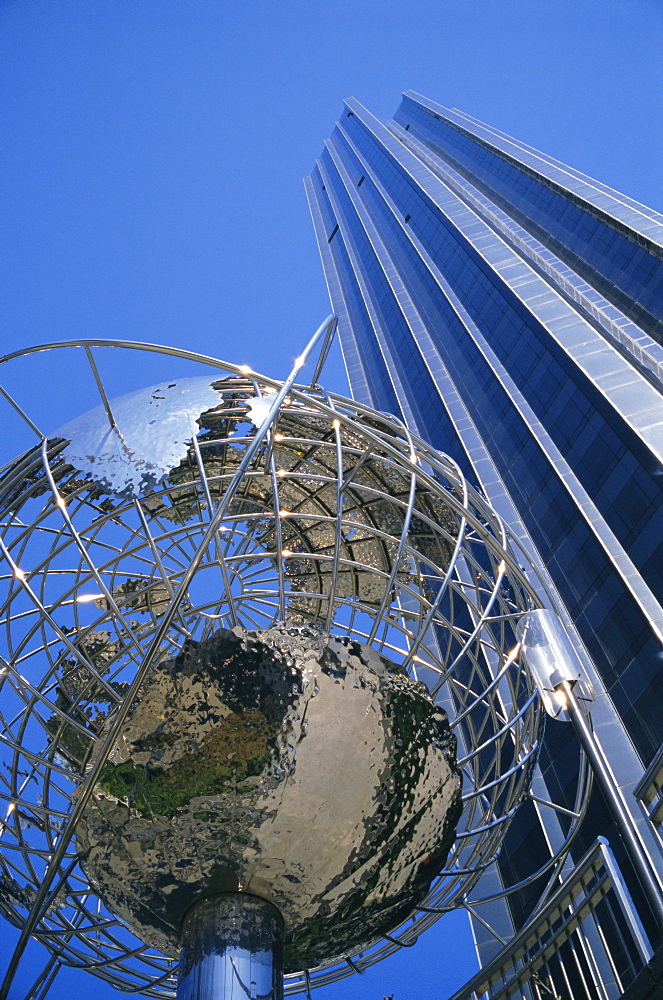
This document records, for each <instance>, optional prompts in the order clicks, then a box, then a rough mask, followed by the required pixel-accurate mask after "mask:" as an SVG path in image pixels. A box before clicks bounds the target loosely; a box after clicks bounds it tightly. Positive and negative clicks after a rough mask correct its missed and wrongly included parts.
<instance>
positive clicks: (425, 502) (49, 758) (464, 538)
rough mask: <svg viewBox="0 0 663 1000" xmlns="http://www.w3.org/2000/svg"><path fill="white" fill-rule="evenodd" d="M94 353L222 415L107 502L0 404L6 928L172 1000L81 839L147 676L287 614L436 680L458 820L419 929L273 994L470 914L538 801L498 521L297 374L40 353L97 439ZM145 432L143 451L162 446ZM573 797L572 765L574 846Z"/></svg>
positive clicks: (435, 462) (162, 970)
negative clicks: (85, 401) (90, 872)
mask: <svg viewBox="0 0 663 1000" xmlns="http://www.w3.org/2000/svg"><path fill="white" fill-rule="evenodd" d="M322 329H323V328H321V330H322ZM312 343H313V342H312ZM310 346H311V345H309V347H310ZM98 347H104V348H106V349H108V348H115V349H116V350H115V354H117V353H118V352H119V351H120V349H121V350H123V351H128V350H138V351H143V352H145V351H148V352H149V351H154V352H159V353H160V354H169V355H171V356H172V358H173V361H174V362H175V361H177V359H185V360H187V361H196V362H199V363H200V364H202V365H203V366H205V368H204V371H205V373H206V374H205V375H204V376H203V382H205V385H207V386H210V385H212V386H213V387H214V388H213V390H210V391H211V392H214V393H216V396H217V399H218V402H217V403H216V404H214V405H212V406H210V407H208V408H207V409H206V410H205V412H204V414H203V415H202V416H200V418H199V420H198V422H197V424H196V425H195V428H194V432H193V433H191V434H190V436H189V438H188V439H187V440H186V441H185V442H184V447H183V452H182V455H181V458H180V459H179V461H178V462H176V463H174V464H172V466H171V467H170V469H169V471H168V474H165V475H164V474H161V475H159V476H156V477H155V476H154V475H152V477H151V478H150V476H147V478H145V477H143V479H142V481H141V482H142V485H141V486H140V488H138V487H135V488H133V489H129V488H127V489H126V490H125V491H121V490H118V489H117V488H115V489H111V488H110V487H109V485H108V478H106V479H104V477H103V475H102V474H101V473H99V474H98V475H97V477H96V478H93V477H92V476H91V475H89V474H86V473H85V470H83V471H82V470H81V467H80V466H79V467H77V466H76V464H75V462H74V461H73V459H72V458H71V454H70V452H68V451H67V438H66V436H59V435H55V436H50V437H48V436H46V435H43V434H41V433H40V431H39V430H38V428H37V427H36V426H35V423H34V422H33V420H32V419H31V417H30V416H29V413H28V410H29V405H28V404H24V403H23V401H21V400H18V399H14V398H12V397H10V396H9V394H8V393H5V396H6V398H7V399H8V400H9V401H10V402H11V403H12V405H13V407H14V410H15V411H16V413H17V414H18V419H20V420H22V421H24V422H27V423H28V424H29V426H30V427H31V428H32V430H33V431H34V432H35V434H36V444H35V446H34V447H33V448H32V449H31V450H29V451H28V452H27V453H26V454H24V455H23V456H22V457H21V458H19V459H17V460H15V461H13V462H11V463H10V464H9V465H7V466H6V467H5V468H4V469H3V470H2V473H1V479H0V498H1V499H0V522H1V525H0V532H1V534H0V554H1V556H2V563H1V564H0V566H1V568H0V573H1V576H0V582H1V590H0V617H1V625H2V636H3V638H2V645H3V647H4V648H3V650H2V661H1V665H0V684H1V687H2V692H1V709H0V711H1V715H0V746H1V751H2V765H3V766H2V771H1V772H0V798H1V799H2V802H3V805H2V807H1V812H0V816H1V817H2V820H1V822H0V830H1V833H0V848H1V855H0V865H1V868H0V906H1V907H2V911H3V913H4V915H5V916H6V917H7V919H9V920H10V921H11V922H12V923H14V924H15V925H16V926H19V927H22V928H23V937H22V942H23V941H24V940H25V939H26V938H27V936H28V935H30V934H32V935H33V936H35V937H37V938H38V939H39V940H40V941H41V942H42V943H44V944H45V945H46V946H47V947H48V948H49V949H50V950H51V952H52V953H53V956H54V959H53V961H55V962H61V963H66V964H70V965H73V966H79V967H84V968H87V969H89V970H90V971H91V972H93V973H94V974H95V975H97V976H100V977H102V978H104V979H106V980H108V981H109V982H110V983H112V984H113V985H115V986H118V987H120V988H122V989H129V990H132V991H134V992H142V993H144V994H145V995H148V996H155V997H166V996H172V995H173V993H174V988H175V981H176V977H175V973H176V969H175V968H174V966H173V962H172V961H171V960H170V959H168V958H166V957H164V956H163V955H161V954H160V953H158V952H156V951H154V950H153V949H150V948H149V947H147V946H146V945H145V944H144V943H142V942H140V941H138V940H137V938H135V937H134V936H133V935H132V934H131V933H130V932H129V930H128V929H127V928H126V927H124V926H123V924H122V923H121V922H120V921H119V920H118V919H117V918H116V917H114V916H113V915H112V914H111V913H109V912H108V910H107V909H106V908H105V906H104V904H103V902H102V901H101V899H100V898H99V897H98V896H97V895H96V893H95V891H94V887H93V886H91V885H90V884H89V883H88V880H87V879H86V877H85V874H84V873H83V871H82V869H81V867H80V863H79V857H78V854H77V845H76V838H75V825H76V822H77V819H78V817H79V816H80V813H81V810H82V809H83V808H84V805H85V801H86V796H87V795H88V794H89V793H90V791H91V788H92V786H93V784H94V782H95V780H96V778H97V776H98V774H99V772H100V769H101V767H102V766H103V763H104V761H105V759H106V757H107V755H108V753H109V751H110V749H111V746H112V743H113V739H114V736H115V734H116V733H117V732H118V731H119V729H120V726H121V725H122V721H123V719H124V718H125V717H126V712H127V710H128V707H129V705H130V704H131V702H132V699H133V698H134V696H135V694H136V692H137V691H138V688H139V686H140V684H141V681H142V679H143V678H144V677H145V676H146V673H147V671H149V669H150V667H151V666H152V665H153V664H154V663H155V662H157V661H158V660H159V659H160V658H163V657H164V656H167V655H168V656H170V655H173V653H176V652H177V651H178V650H179V649H180V648H181V646H182V643H183V641H184V639H185V638H186V637H187V636H191V637H194V638H203V637H205V636H207V635H209V634H210V633H211V632H212V631H213V630H214V629H215V628H218V627H219V626H223V627H226V628H232V627H233V626H235V625H241V626H243V627H245V628H248V629H256V628H257V629H262V628H266V627H269V625H270V624H271V623H273V622H276V621H280V620H284V619H288V618H293V619H295V620H296V621H313V622H315V623H317V624H319V625H321V626H322V627H323V628H325V629H326V630H327V631H329V632H331V633H335V634H339V635H348V636H351V637H354V638H356V639H358V640H359V641H361V642H369V643H371V644H373V645H374V646H375V647H376V648H377V649H378V650H379V651H381V652H383V653H384V655H386V656H388V657H389V658H390V659H392V660H394V661H396V662H399V663H401V664H403V665H404V666H405V667H406V669H407V670H408V671H409V672H410V673H411V674H412V675H413V676H415V677H416V678H417V679H419V680H421V681H423V682H425V683H426V685H427V686H428V689H429V691H430V692H431V693H432V694H433V695H434V697H435V698H436V699H437V700H438V702H439V703H440V704H441V705H442V706H444V708H445V709H446V710H447V711H448V713H449V716H450V719H451V720H452V723H453V726H454V729H455V732H456V735H457V738H458V744H459V754H458V756H459V765H460V766H461V768H462V772H463V779H464V785H463V800H464V812H463V817H462V820H461V825H460V827H459V833H458V838H457V842H456V846H455V848H454V849H453V851H452V852H451V854H450V856H449V859H448V862H447V865H446V868H445V870H444V871H443V872H442V873H441V875H440V877H439V878H438V879H437V880H436V882H435V883H434V885H433V888H432V891H431V893H430V894H429V897H428V898H427V899H426V900H425V902H424V903H423V904H422V905H421V906H420V907H418V908H417V909H416V910H415V912H414V913H413V914H412V916H411V918H409V919H408V920H407V921H406V922H405V923H404V924H402V925H401V926H400V927H398V928H394V930H393V933H392V934H390V935H389V936H388V938H385V939H383V940H380V941H377V942H376V943H375V944H374V945H373V947H372V948H370V949H369V950H367V951H365V952H363V953H362V954H360V955H348V956H347V958H346V960H345V961H344V962H343V963H340V964H335V965H333V966H326V967H320V968H319V969H315V970H302V972H301V973H300V974H296V975H292V976H289V977H287V979H286V992H287V993H295V992H298V991H300V990H310V988H311V987H312V986H317V985H323V984H324V983H327V982H331V981H333V980H335V979H338V978H340V977H342V976H344V975H347V974H349V973H351V972H352V971H355V970H362V969H363V968H365V967H367V966H368V965H371V964H373V963H374V962H376V961H378V960H380V959H381V958H383V957H385V956H386V955H387V954H389V953H391V952H393V951H394V950H395V949H397V948H398V947H401V946H403V945H406V946H407V945H409V944H412V943H413V942H414V941H415V940H416V938H417V937H418V936H419V934H421V932H422V931H423V930H425V929H426V928H427V927H428V926H430V924H432V923H433V922H434V921H435V920H436V919H438V917H439V916H440V915H441V914H442V913H444V912H446V911H448V910H450V909H453V908H455V907H458V906H464V907H466V908H468V909H470V911H471V912H473V913H474V914H475V915H476V912H477V911H476V908H477V906H480V903H481V901H482V899H483V900H484V901H485V898H486V897H484V896H482V893H481V876H482V874H483V873H484V871H485V870H486V869H487V868H488V867H489V866H490V865H491V864H493V862H494V860H495V858H496V856H497V854H498V852H499V849H500V846H501V844H502V842H503V840H504V836H505V833H506V831H507V829H508V826H509V823H510V821H511V819H512V818H513V816H514V814H515V812H516V810H517V809H518V808H519V806H520V804H521V803H522V802H523V800H524V799H525V798H526V797H527V796H528V795H530V785H531V778H532V771H533V768H534V765H535V762H536V755H537V750H538V745H539V738H540V728H541V708H540V703H539V698H538V695H537V692H536V690H535V688H534V685H533V683H532V681H531V679H530V678H529V676H528V674H527V672H526V671H525V669H524V667H523V666H522V665H521V663H520V662H519V658H518V651H519V650H518V645H517V641H516V638H515V632H514V627H515V624H516V622H517V621H518V619H519V617H520V616H521V615H522V614H523V613H524V612H525V611H526V610H527V609H528V608H531V607H533V606H536V604H537V603H538V602H537V598H536V596H535V594H534V592H533V591H532V589H531V586H530V584H529V583H528V581H527V578H526V576H525V574H524V572H523V571H522V569H521V568H520V566H519V561H518V559H517V558H516V557H515V556H514V552H513V548H512V546H511V543H510V540H509V537H508V535H507V532H506V529H505V527H504V525H503V524H502V522H501V521H500V519H499V517H498V516H497V515H496V514H495V513H494V511H492V510H491V508H490V507H489V506H488V504H487V503H486V502H485V500H484V499H482V497H481V496H480V495H479V494H478V493H477V492H476V491H474V490H473V489H472V488H471V487H470V486H469V485H468V484H467V482H466V481H465V479H464V478H463V476H462V474H461V472H460V471H459V469H458V468H457V466H456V465H455V464H454V463H453V462H452V460H451V459H449V458H448V457H447V456H444V455H441V454H440V453H438V452H436V451H435V450H434V449H432V448H431V447H430V446H428V445H427V444H425V443H424V442H423V441H421V440H418V439H416V438H415V437H414V436H413V435H412V434H410V433H409V432H408V431H407V429H406V428H405V427H404V426H403V425H402V424H401V423H400V422H399V421H398V420H396V419H395V418H393V417H391V416H389V415H385V414H383V413H376V412H375V411H373V410H371V409H369V408H367V407H364V406H361V405H359V404H357V403H355V402H352V401H350V400H347V399H344V398H341V397H339V396H336V395H333V394H330V393H327V392H325V391H323V390H322V389H320V388H319V387H317V386H315V387H313V388H311V387H305V386H301V385H296V384H294V379H295V375H296V372H297V370H298V369H299V368H300V367H301V364H302V363H303V359H300V360H299V362H298V364H297V366H296V368H295V371H294V372H293V374H292V375H291V377H290V379H289V380H288V381H287V382H286V383H279V382H276V381H274V380H271V379H269V378H266V377H263V376H262V375H260V376H258V375H255V374H253V373H247V372H246V371H244V370H242V369H240V368H238V367H237V366H233V365H228V364H224V363H221V362H218V361H216V360H214V359H210V358H204V357H202V356H198V355H194V354H192V353H190V352H185V351H178V350H170V349H166V348H157V347H153V346H151V345H145V344H125V343H122V342H110V341H105V342H102V341H88V342H80V341H79V342H75V343H70V344H65V345H46V347H41V348H39V349H38V350H47V349H51V348H52V349H53V350H56V349H57V350H64V349H68V350H71V351H73V352H75V354H76V356H77V357H80V356H84V357H86V358H87V361H88V362H89V371H90V374H91V376H92V377H93V378H94V381H95V383H96V385H97V387H98V390H99V393H100V398H101V406H100V410H99V414H100V415H101V416H100V417H99V415H97V417H95V419H101V420H102V421H104V422H105V427H106V431H107V432H108V434H110V435H111V437H113V435H115V437H119V438H121V437H122V425H121V420H120V418H119V417H118V418H117V420H116V411H115V406H114V403H113V402H109V400H108V397H107V393H106V390H105V389H104V384H103V380H102V378H101V376H100V374H99V369H98V367H97V364H96V361H95V358H94V356H93V349H95V348H98ZM35 350H37V349H35ZM29 353H32V352H25V353H24V354H23V355H16V356H12V358H9V359H3V360H4V361H8V360H15V359H16V358H19V359H20V358H22V357H24V356H25V355H27V354H29ZM97 353H99V352H97ZM49 356H50V355H48V354H47V355H45V357H49ZM1 363H2V362H0V364H1ZM176 385H177V383H169V387H173V386H176ZM73 415H74V414H72V416H73ZM150 433H151V432H150V430H149V427H147V426H146V427H145V428H144V434H145V435H146V441H147V447H148V449H149V447H154V448H156V449H159V448H160V447H161V443H160V441H159V439H158V437H155V438H154V439H153V440H152V439H151V438H150ZM155 434H156V432H155ZM150 442H152V443H150ZM125 444H126V440H125ZM130 452H131V448H128V447H127V448H125V456H124V458H125V459H126V461H127V462H128V463H129V464H131V462H133V463H134V467H135V464H136V458H135V450H134V452H133V453H132V454H133V458H132V457H131V455H130ZM127 455H129V457H128V458H127ZM586 782H587V777H586V773H585V771H584V769H583V768H581V769H580V777H579V780H578V790H577V809H576V811H575V814H574V816H573V822H572V823H571V828H572V829H571V830H570V833H572V832H573V828H575V825H577V821H578V819H579V817H580V814H581V812H582V803H583V802H584V800H585V798H586V790H587V789H586ZM559 861H560V855H558V856H556V857H555V858H553V859H552V860H551V862H550V863H549V865H548V866H546V867H548V868H553V870H554V866H555V865H556V864H558V863H559ZM535 874H540V873H533V875H535ZM479 919H481V917H480V916H479Z"/></svg>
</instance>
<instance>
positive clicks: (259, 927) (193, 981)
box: [177, 892, 283, 1000]
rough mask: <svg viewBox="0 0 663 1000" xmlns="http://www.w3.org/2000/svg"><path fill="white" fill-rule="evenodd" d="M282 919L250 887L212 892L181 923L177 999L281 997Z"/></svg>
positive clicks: (268, 999)
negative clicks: (250, 892)
mask: <svg viewBox="0 0 663 1000" xmlns="http://www.w3.org/2000/svg"><path fill="white" fill-rule="evenodd" d="M282 997H283V920H282V919H281V915H280V913H279V912H278V910H276V909H275V907H273V906H272V905H271V903H267V902H266V901H265V900H264V899H258V897H257V896H250V895H249V894H248V893H245V892H228V893H221V894H219V895H218V896H209V897H208V898H207V899H202V900H201V901H200V902H199V903H195V904H194V906H192V907H191V909H190V910H189V911H188V912H187V914H186V916H185V918H184V923H183V925H182V951H181V954H180V971H179V983H178V987H177V1000H282Z"/></svg>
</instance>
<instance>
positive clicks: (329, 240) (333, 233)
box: [327, 226, 338, 243]
mask: <svg viewBox="0 0 663 1000" xmlns="http://www.w3.org/2000/svg"><path fill="white" fill-rule="evenodd" d="M337 232H338V226H334V228H333V229H332V231H331V234H330V236H329V238H328V240H327V243H331V241H332V240H333V239H334V237H335V236H336V233H337Z"/></svg>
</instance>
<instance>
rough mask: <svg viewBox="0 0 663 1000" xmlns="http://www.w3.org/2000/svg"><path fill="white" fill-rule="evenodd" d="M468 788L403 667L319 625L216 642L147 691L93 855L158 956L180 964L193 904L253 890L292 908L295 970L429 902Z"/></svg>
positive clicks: (97, 883) (440, 716) (88, 814)
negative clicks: (181, 940)
mask: <svg viewBox="0 0 663 1000" xmlns="http://www.w3.org/2000/svg"><path fill="white" fill-rule="evenodd" d="M111 721H112V720H111ZM460 790H461V777H460V773H459V771H458V769H457V766H456V760H455V738H454V736H453V734H452V733H451V730H450V728H449V724H448V721H447V718H446V716H445V714H444V712H443V711H442V710H441V709H440V708H439V707H438V706H436V705H435V704H434V702H433V701H432V699H431V698H430V697H429V695H428V693H427V692H426V689H425V687H424V685H422V684H419V683H417V682H416V681H414V680H412V679H411V678H410V677H408V676H407V675H406V674H405V673H404V672H403V670H402V668H400V667H399V666H397V665H396V664H394V663H391V662H390V661H389V660H387V659H386V658H384V657H383V656H381V655H379V654H378V653H377V652H375V651H374V650H372V649H371V648H369V647H368V646H364V645H361V644H359V643H357V642H355V641H353V640H351V639H348V638H337V637H330V636H328V635H326V634H324V633H322V632H320V631H318V630H317V629H316V628H315V627H312V626H300V625H294V624H289V623H285V624H283V625H279V626H275V627H272V628H270V629H268V630H265V631H263V632H248V631H245V630H243V629H240V628H236V629H233V630H232V631H229V630H226V629H219V630H218V631H216V632H214V633H213V634H212V635H211V636H210V637H209V638H207V639H205V640H202V641H187V642H186V643H185V645H184V647H183V649H182V651H181V653H180V654H179V655H178V656H177V657H176V658H174V659H171V660H167V661H164V662H161V663H160V664H158V665H157V666H156V667H155V668H154V670H153V672H152V673H151V675H150V677H149V678H148V680H147V681H146V682H145V684H144V685H143V687H142V689H141V691H140V694H139V697H138V699H137V700H136V703H135V705H134V707H133V708H132V710H131V711H130V714H129V716H128V718H127V721H126V723H125V725H124V728H123V731H122V734H121V736H120V738H119V740H118V742H117V744H116V745H115V747H114V748H113V750H112V753H111V756H110V758H109V760H108V762H107V763H106V764H105V766H104V768H103V770H102V773H101V776H100V779H99V781H98V783H97V785H96V786H95V788H94V790H93V794H92V797H91V799H90V800H89V803H88V805H87V807H86V809H85V812H84V814H83V817H82V820H81V822H80V825H79V827H78V830H77V839H78V850H79V854H80V858H81V863H82V865H83V868H84V870H85V872H86V874H87V876H88V878H89V879H90V882H91V884H92V886H93V887H94V888H95V890H96V891H98V893H99V895H100V896H101V898H102V899H103V900H104V902H105V903H106V905H107V906H108V908H109V909H110V910H111V911H112V912H114V913H115V914H117V915H118V916H119V917H121V918H122V919H123V920H125V921H126V922H127V924H128V925H129V926H130V927H131V928H132V929H133V930H134V931H135V933H136V934H137V935H138V936H139V937H140V938H141V939H142V940H143V941H145V942H146V943H147V944H151V945H154V946H155V947H156V948H158V949H160V950H162V951H163V952H165V953H166V954H169V955H171V956H173V957H175V956H176V955H177V953H178V948H179V933H180V927H181V924H182V918H183V916H184V914H185V912H186V910H187V909H188V908H189V906H191V905H192V904H193V903H194V902H195V901H196V900H199V899H201V898H203V897H205V896H209V895H212V894H214V893H219V892H228V891H231V892H234V891H246V892H249V893H252V894H253V895H255V896H259V897H262V898H264V899H266V900H268V901H269V902H271V903H273V904H274V905H275V906H276V907H277V908H278V910H279V911H280V912H281V914H282V916H283V918H284V922H285V954H284V959H285V970H286V971H297V970H300V969H302V968H313V967H314V966H316V965H319V964H321V963H323V962H327V961H330V960H332V959H335V958H338V957H341V956H343V955H346V954H353V953H355V952H357V951H360V950H362V948H365V947H367V946H368V945H369V944H370V943H371V942H372V941H375V940H376V938H378V937H379V936H380V935H381V934H384V933H389V931H390V930H391V929H393V928H394V927H395V926H397V925H398V924H399V923H400V922H401V921H402V920H403V919H405V918H406V917H407V916H408V914H409V913H410V912H411V911H412V908H413V907H414V906H415V905H416V904H417V903H418V902H421V900H422V899H423V897H424V896H425V895H426V893H427V891H428V889H429V886H430V883H431V881H432V879H433V878H434V877H435V876H436V875H437V874H438V873H439V871H440V869H441V868H442V867H443V865H444V862H445V860H446V857H447V854H448V852H449V850H450V848H451V846H452V844H453V842H454V837H455V830H456V824H457V822H458V818H459V816H460V812H461V798H460Z"/></svg>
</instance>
